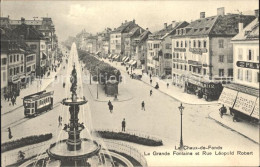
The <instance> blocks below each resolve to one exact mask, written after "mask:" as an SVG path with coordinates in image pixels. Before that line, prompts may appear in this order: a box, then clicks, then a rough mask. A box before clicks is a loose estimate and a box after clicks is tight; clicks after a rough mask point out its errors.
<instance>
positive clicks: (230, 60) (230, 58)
mask: <svg viewBox="0 0 260 167" xmlns="http://www.w3.org/2000/svg"><path fill="white" fill-rule="evenodd" d="M227 62H228V63H233V55H232V54H230V55H228V56H227Z"/></svg>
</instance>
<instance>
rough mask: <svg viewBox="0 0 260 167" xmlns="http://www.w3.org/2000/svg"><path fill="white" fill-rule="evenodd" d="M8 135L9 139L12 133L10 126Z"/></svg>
mask: <svg viewBox="0 0 260 167" xmlns="http://www.w3.org/2000/svg"><path fill="white" fill-rule="evenodd" d="M8 137H9V139H12V138H13V135H12V132H11V128H10V127H9V128H8Z"/></svg>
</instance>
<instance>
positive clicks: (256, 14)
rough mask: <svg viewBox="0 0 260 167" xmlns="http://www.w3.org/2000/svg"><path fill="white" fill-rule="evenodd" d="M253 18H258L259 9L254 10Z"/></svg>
mask: <svg viewBox="0 0 260 167" xmlns="http://www.w3.org/2000/svg"><path fill="white" fill-rule="evenodd" d="M255 17H256V18H259V9H256V10H255Z"/></svg>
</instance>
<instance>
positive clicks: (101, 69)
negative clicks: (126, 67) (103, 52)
mask: <svg viewBox="0 0 260 167" xmlns="http://www.w3.org/2000/svg"><path fill="white" fill-rule="evenodd" d="M78 56H79V59H80V60H81V61H82V62H83V63H84V64H85V65H86V68H87V69H88V70H89V72H90V73H91V75H93V76H96V77H94V78H93V79H94V80H96V79H97V78H99V81H100V83H105V81H107V80H109V78H110V76H115V77H116V79H117V81H119V79H120V75H121V73H120V71H119V70H117V69H116V68H114V67H113V66H111V65H109V64H107V63H105V62H104V61H101V60H99V59H97V58H96V57H94V56H92V55H90V53H88V52H87V51H84V50H80V49H78Z"/></svg>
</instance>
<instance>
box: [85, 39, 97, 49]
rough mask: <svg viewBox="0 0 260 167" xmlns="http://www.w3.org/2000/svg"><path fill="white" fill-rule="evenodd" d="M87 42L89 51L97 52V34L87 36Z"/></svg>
mask: <svg viewBox="0 0 260 167" xmlns="http://www.w3.org/2000/svg"><path fill="white" fill-rule="evenodd" d="M86 43H87V51H89V52H90V53H96V52H97V36H92V35H91V36H89V37H87V38H86Z"/></svg>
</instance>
